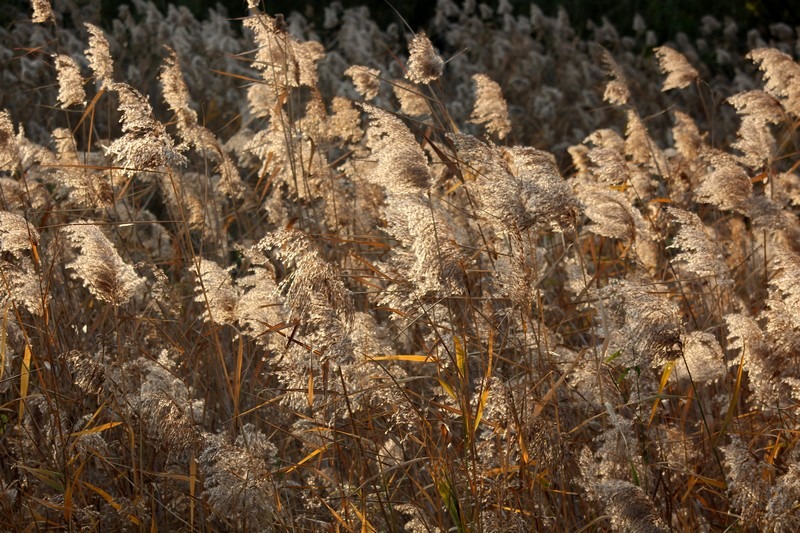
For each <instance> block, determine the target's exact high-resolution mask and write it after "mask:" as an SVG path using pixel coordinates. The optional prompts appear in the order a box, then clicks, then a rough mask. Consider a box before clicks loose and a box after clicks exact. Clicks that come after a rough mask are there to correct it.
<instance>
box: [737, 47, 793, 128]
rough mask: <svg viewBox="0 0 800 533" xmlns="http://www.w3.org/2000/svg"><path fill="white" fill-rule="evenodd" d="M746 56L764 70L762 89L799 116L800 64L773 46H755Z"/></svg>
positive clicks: (787, 109)
mask: <svg viewBox="0 0 800 533" xmlns="http://www.w3.org/2000/svg"><path fill="white" fill-rule="evenodd" d="M747 58H748V59H750V60H752V61H753V62H754V63H757V64H758V68H759V69H760V70H761V71H763V72H764V79H765V80H766V82H767V83H766V85H765V86H764V90H765V91H766V92H767V93H769V94H771V95H772V96H774V97H775V98H778V99H780V100H781V102H782V103H783V107H784V108H785V109H786V111H788V112H789V113H791V114H792V115H794V116H795V117H800V65H798V64H797V63H796V62H795V61H794V60H792V57H791V56H790V55H788V54H785V53H783V52H781V51H780V50H777V49H775V48H757V49H756V50H753V51H752V52H750V53H749V54H747Z"/></svg>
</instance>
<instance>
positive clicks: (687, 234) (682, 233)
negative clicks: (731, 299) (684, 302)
mask: <svg viewBox="0 0 800 533" xmlns="http://www.w3.org/2000/svg"><path fill="white" fill-rule="evenodd" d="M667 212H668V213H669V214H670V215H671V216H672V218H673V219H674V220H675V221H676V222H677V223H678V224H679V227H678V233H677V235H675V239H674V241H673V242H672V244H670V245H669V248H675V249H678V250H681V251H680V252H678V254H677V255H676V256H675V259H676V260H677V261H678V262H680V263H681V264H682V266H683V268H685V269H686V270H687V271H689V272H691V273H692V274H695V275H697V276H715V277H716V279H717V282H718V283H720V284H722V285H728V284H730V283H732V280H731V278H730V271H729V270H728V267H727V266H726V265H725V261H724V260H723V257H722V253H721V252H720V250H719V248H718V247H717V245H716V243H715V242H714V241H713V240H712V239H711V238H709V236H708V235H707V234H706V226H705V224H703V221H702V220H700V217H698V216H697V215H696V214H694V213H692V212H689V211H685V210H683V209H680V208H677V207H668V208H667Z"/></svg>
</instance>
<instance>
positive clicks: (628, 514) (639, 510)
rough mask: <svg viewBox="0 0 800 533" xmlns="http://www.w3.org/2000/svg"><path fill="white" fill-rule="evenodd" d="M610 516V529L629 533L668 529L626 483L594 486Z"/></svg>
mask: <svg viewBox="0 0 800 533" xmlns="http://www.w3.org/2000/svg"><path fill="white" fill-rule="evenodd" d="M594 492H595V493H596V494H597V497H598V499H599V500H600V501H601V502H602V503H603V504H604V505H605V508H606V512H607V513H608V514H609V516H610V517H611V526H612V527H613V528H614V529H615V530H618V531H626V532H629V533H667V532H668V531H669V530H670V529H669V528H668V527H667V525H666V524H665V523H664V520H663V519H662V518H661V516H659V514H658V510H657V509H656V506H655V505H654V504H653V502H652V500H650V498H648V497H647V494H645V493H644V491H643V490H642V489H641V488H639V487H637V486H636V485H634V484H633V483H630V482H628V481H622V480H619V479H607V480H605V481H601V482H599V483H597V484H596V485H595V486H594Z"/></svg>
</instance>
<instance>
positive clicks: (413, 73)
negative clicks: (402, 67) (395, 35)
mask: <svg viewBox="0 0 800 533" xmlns="http://www.w3.org/2000/svg"><path fill="white" fill-rule="evenodd" d="M408 51H409V58H408V72H406V78H408V79H409V80H411V81H413V82H414V83H422V84H426V85H427V84H428V83H430V82H432V81H434V80H438V79H439V77H441V75H442V71H443V70H444V61H443V60H442V58H441V57H439V56H438V55H436V52H435V51H434V50H433V44H432V43H431V40H430V39H428V36H427V35H425V33H424V32H421V33H417V34H416V35H414V38H413V39H411V43H410V44H409V45H408Z"/></svg>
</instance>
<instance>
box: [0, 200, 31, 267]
mask: <svg viewBox="0 0 800 533" xmlns="http://www.w3.org/2000/svg"><path fill="white" fill-rule="evenodd" d="M38 244H39V232H38V231H36V228H34V227H33V226H32V225H31V224H29V223H28V221H27V220H25V219H24V218H23V217H21V216H20V215H17V214H14V213H9V212H8V211H0V252H8V253H10V254H11V255H12V256H14V257H16V258H17V259H19V258H21V257H22V255H23V252H26V251H29V250H31V248H32V247H33V246H37V245H38Z"/></svg>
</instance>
